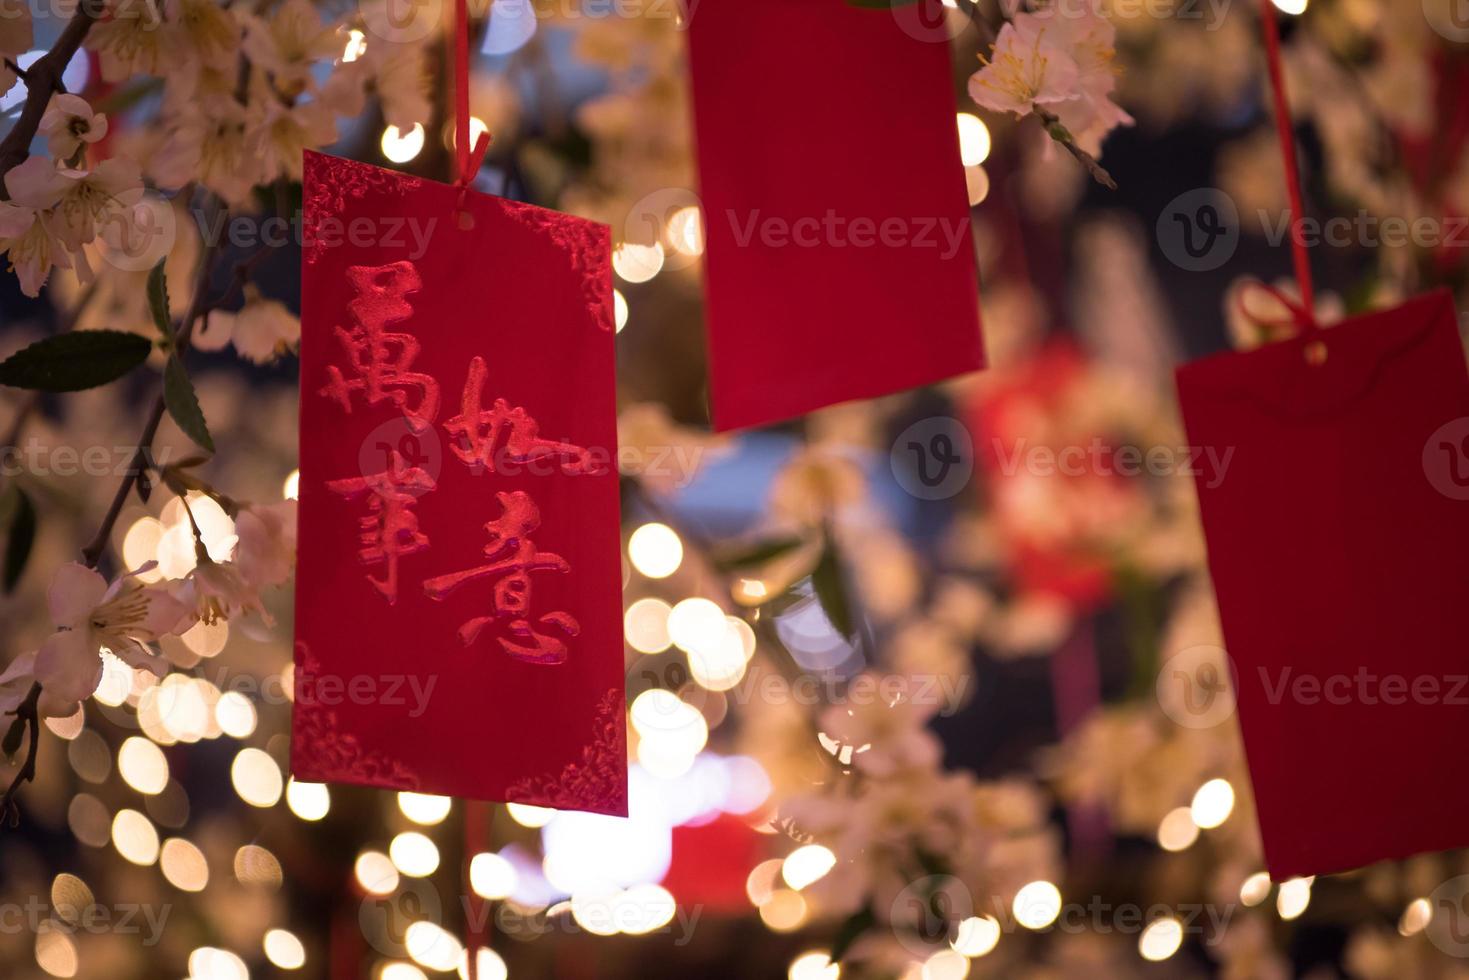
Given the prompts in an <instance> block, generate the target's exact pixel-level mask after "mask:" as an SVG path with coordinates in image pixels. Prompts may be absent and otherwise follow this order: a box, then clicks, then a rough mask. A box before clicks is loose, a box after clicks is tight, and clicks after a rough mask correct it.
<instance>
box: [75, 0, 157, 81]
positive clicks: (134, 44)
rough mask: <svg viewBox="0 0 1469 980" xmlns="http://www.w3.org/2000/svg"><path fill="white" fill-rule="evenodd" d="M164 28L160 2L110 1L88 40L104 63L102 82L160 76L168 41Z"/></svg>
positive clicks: (150, 0) (92, 49)
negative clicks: (138, 76)
mask: <svg viewBox="0 0 1469 980" xmlns="http://www.w3.org/2000/svg"><path fill="white" fill-rule="evenodd" d="M162 28H163V15H162V13H161V12H160V11H159V8H158V3H157V0H108V4H107V14H106V16H105V17H103V18H102V19H101V20H99V21H98V22H97V23H95V24H93V25H92V29H91V30H90V31H88V32H87V40H86V46H87V48H88V49H89V50H91V51H95V52H96V53H97V59H98V61H100V62H101V66H102V80H103V81H106V82H121V81H125V80H126V79H127V78H128V77H129V76H131V75H134V74H137V73H140V72H141V73H143V74H145V75H157V74H160V71H159V68H160V66H162V65H163V64H164V49H165V44H164V42H165V41H166V40H167V38H166V37H165V32H164V31H163V30H162Z"/></svg>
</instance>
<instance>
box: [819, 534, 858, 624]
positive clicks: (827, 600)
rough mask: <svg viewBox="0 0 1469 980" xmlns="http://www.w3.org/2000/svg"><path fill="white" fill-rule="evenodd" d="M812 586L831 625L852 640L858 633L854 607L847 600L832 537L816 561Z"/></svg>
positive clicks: (828, 539)
mask: <svg viewBox="0 0 1469 980" xmlns="http://www.w3.org/2000/svg"><path fill="white" fill-rule="evenodd" d="M811 587H812V588H814V589H815V590H816V600H817V601H818V602H820V603H821V609H822V611H823V612H825V613H826V618H827V619H829V620H831V625H832V626H833V627H834V628H835V629H836V631H837V632H838V633H841V634H842V636H845V637H846V638H847V639H849V640H850V639H851V638H852V636H853V635H854V634H855V633H856V627H855V626H854V625H853V623H852V608H851V606H850V605H849V604H848V602H847V587H846V582H845V581H844V579H843V576H842V563H841V557H840V556H839V555H838V554H837V548H836V544H835V542H833V541H832V540H831V539H830V538H827V541H826V547H825V548H823V549H822V550H821V558H820V560H818V561H817V562H816V569H815V571H813V572H812V573H811Z"/></svg>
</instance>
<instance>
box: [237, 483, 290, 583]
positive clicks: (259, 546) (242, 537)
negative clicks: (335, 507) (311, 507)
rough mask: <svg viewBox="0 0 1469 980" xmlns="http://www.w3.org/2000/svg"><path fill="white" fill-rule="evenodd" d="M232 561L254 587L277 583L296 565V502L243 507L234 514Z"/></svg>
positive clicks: (286, 577) (284, 578)
mask: <svg viewBox="0 0 1469 980" xmlns="http://www.w3.org/2000/svg"><path fill="white" fill-rule="evenodd" d="M235 534H236V535H237V536H238V538H239V540H238V542H237V543H236V544H235V553H234V562H235V565H236V566H238V567H239V569H240V574H241V575H242V576H244V578H245V581H246V582H249V583H250V584H251V585H254V586H255V587H256V588H265V587H266V586H271V585H280V584H281V583H282V582H284V581H285V580H286V579H288V578H290V577H291V570H292V569H293V568H294V567H295V565H296V501H294V500H283V501H281V502H280V503H278V504H269V505H265V506H251V507H246V508H244V509H243V510H241V511H240V513H239V514H238V515H237V516H236V517H235Z"/></svg>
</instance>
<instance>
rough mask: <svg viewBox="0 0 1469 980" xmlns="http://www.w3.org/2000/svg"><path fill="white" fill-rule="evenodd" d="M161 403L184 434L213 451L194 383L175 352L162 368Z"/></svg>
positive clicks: (212, 441)
mask: <svg viewBox="0 0 1469 980" xmlns="http://www.w3.org/2000/svg"><path fill="white" fill-rule="evenodd" d="M163 404H164V405H165V406H166V407H167V408H168V414H169V415H171V416H173V420H174V421H175V422H177V423H178V427H179V428H180V429H182V430H183V432H184V435H186V436H188V437H189V438H190V439H193V440H194V442H196V443H198V444H199V445H200V446H202V447H203V448H205V449H207V450H209V451H210V452H211V453H212V452H214V440H213V439H212V438H210V436H209V426H208V425H207V424H205V422H204V412H203V411H201V410H200V408H199V396H198V395H196V394H195V393H194V383H193V382H192V381H190V380H189V374H188V372H187V371H185V370H184V364H183V362H182V361H180V360H179V359H178V355H177V354H175V355H174V356H172V357H170V358H169V359H168V365H167V366H166V367H165V368H164V369H163Z"/></svg>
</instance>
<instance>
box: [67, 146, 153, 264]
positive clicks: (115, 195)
mask: <svg viewBox="0 0 1469 980" xmlns="http://www.w3.org/2000/svg"><path fill="white" fill-rule="evenodd" d="M57 173H58V175H59V176H60V177H61V178H62V179H63V180H65V181H66V183H65V184H64V185H63V189H62V192H61V197H60V198H59V199H58V200H57V202H56V205H55V206H54V209H53V210H54V213H55V215H56V220H57V232H58V234H59V235H60V236H61V238H62V240H63V241H64V242H66V246H67V248H69V249H71V250H72V251H73V252H76V251H78V250H79V249H80V248H81V246H83V245H85V244H87V243H88V242H91V241H92V240H93V239H95V238H96V237H97V224H98V222H100V221H102V220H104V219H105V218H106V217H107V216H108V215H110V214H113V213H114V212H117V211H119V210H121V209H123V208H126V207H130V206H131V205H133V204H135V203H137V201H138V199H139V198H140V197H141V196H142V193H143V180H142V176H141V174H140V173H139V171H138V165H137V164H136V163H134V162H133V161H132V160H129V159H127V158H126V157H113V158H112V159H110V160H104V161H102V163H100V164H98V165H97V167H96V168H95V169H93V170H65V169H63V170H59V171H57Z"/></svg>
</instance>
